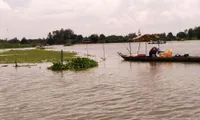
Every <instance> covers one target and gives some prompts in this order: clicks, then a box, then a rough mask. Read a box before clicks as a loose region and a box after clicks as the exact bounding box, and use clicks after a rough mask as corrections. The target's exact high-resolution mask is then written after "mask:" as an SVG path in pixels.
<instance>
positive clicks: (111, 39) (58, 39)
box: [0, 26, 200, 45]
mask: <svg viewBox="0 0 200 120" xmlns="http://www.w3.org/2000/svg"><path fill="white" fill-rule="evenodd" d="M154 35H157V36H159V37H160V39H162V40H181V39H186V40H197V39H200V26H199V27H195V28H190V29H186V30H184V31H181V32H179V33H177V34H176V35H173V33H172V32H169V33H168V34H166V33H159V34H154ZM135 37H137V34H136V33H129V34H127V35H125V36H123V35H108V36H106V35H104V34H100V35H98V34H92V35H90V36H83V35H79V34H76V33H74V31H73V30H71V29H60V30H55V31H52V32H49V33H48V35H47V37H46V38H39V39H26V38H25V37H24V38H22V39H21V40H19V39H18V38H13V39H10V40H3V39H0V43H10V44H31V45H47V44H48V45H61V44H82V43H119V42H128V41H129V40H130V39H133V38H135Z"/></svg>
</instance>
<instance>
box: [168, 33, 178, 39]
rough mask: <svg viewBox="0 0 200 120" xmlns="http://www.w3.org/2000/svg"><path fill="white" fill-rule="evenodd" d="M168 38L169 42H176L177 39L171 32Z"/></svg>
mask: <svg viewBox="0 0 200 120" xmlns="http://www.w3.org/2000/svg"><path fill="white" fill-rule="evenodd" d="M167 38H168V39H169V40H174V39H175V38H176V37H175V36H174V35H173V34H172V32H169V33H168V34H167Z"/></svg>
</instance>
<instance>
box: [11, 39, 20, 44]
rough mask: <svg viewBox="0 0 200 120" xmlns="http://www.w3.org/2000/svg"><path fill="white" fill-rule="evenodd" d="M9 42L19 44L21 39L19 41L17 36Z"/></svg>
mask: <svg viewBox="0 0 200 120" xmlns="http://www.w3.org/2000/svg"><path fill="white" fill-rule="evenodd" d="M8 43H11V44H19V43H20V41H19V40H18V39H17V38H13V39H11V40H9V41H8Z"/></svg>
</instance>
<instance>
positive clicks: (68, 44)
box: [64, 43, 74, 46]
mask: <svg viewBox="0 0 200 120" xmlns="http://www.w3.org/2000/svg"><path fill="white" fill-rule="evenodd" d="M73 45H74V44H71V43H67V44H64V46H73Z"/></svg>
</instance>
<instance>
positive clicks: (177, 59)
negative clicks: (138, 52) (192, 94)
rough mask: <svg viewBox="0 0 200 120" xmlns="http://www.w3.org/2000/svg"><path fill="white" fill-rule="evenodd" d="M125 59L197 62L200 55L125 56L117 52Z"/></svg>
mask: <svg viewBox="0 0 200 120" xmlns="http://www.w3.org/2000/svg"><path fill="white" fill-rule="evenodd" d="M118 54H119V55H120V56H121V57H122V58H123V59H124V60H125V61H133V62H134V61H136V62H137V61H141V62H199V63H200V57H184V56H180V57H149V56H142V57H138V56H127V55H123V54H122V53H118Z"/></svg>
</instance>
